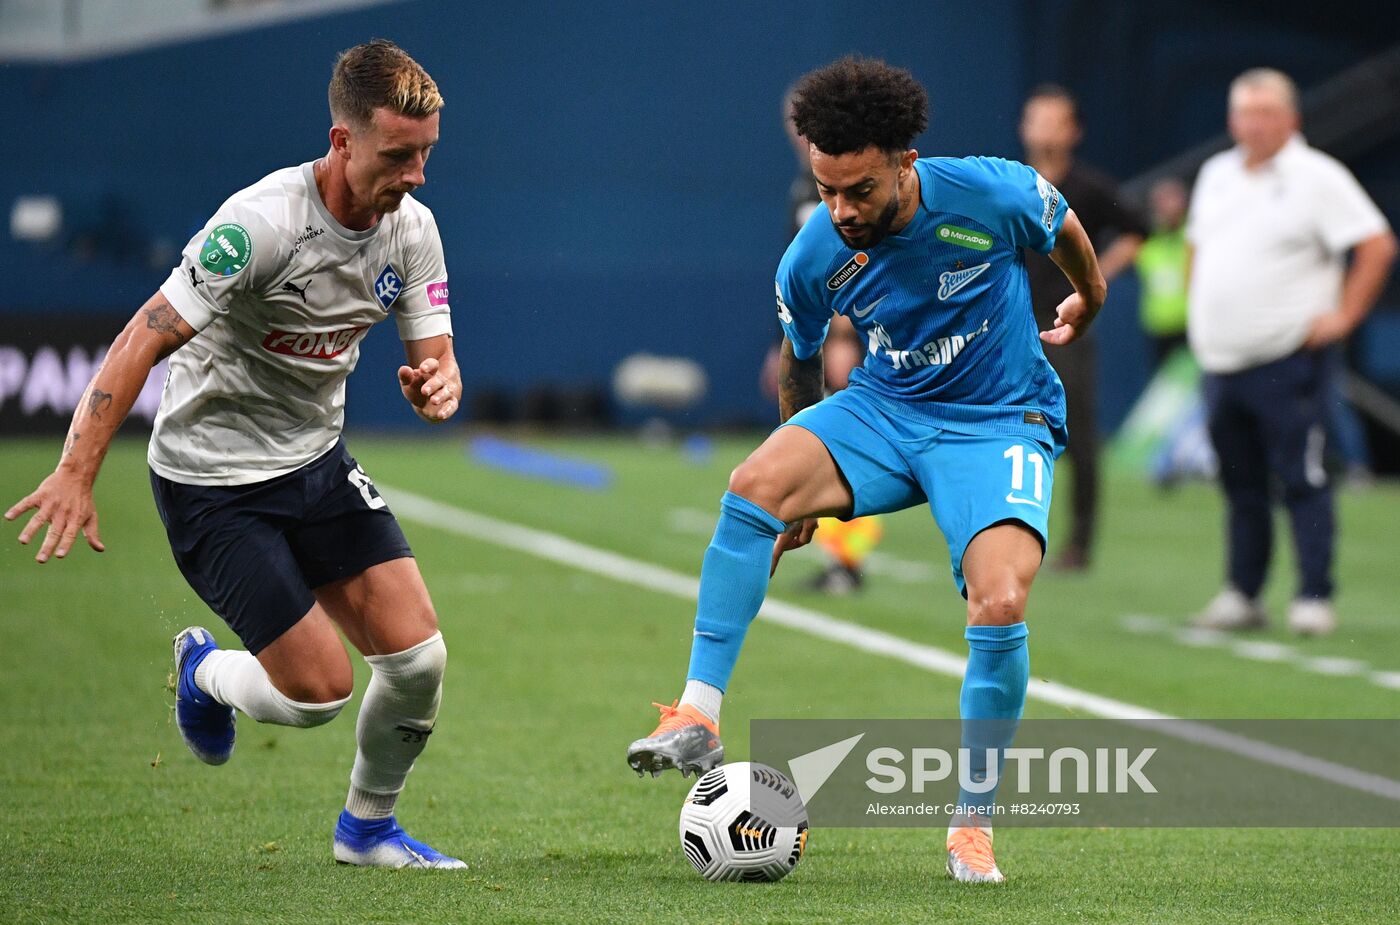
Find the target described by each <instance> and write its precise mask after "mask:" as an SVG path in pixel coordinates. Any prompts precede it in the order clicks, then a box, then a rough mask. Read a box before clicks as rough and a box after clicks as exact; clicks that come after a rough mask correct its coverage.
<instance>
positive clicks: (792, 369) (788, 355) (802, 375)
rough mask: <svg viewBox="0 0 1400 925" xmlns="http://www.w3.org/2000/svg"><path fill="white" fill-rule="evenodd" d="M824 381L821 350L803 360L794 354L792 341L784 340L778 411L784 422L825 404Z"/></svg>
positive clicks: (779, 377)
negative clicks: (820, 404)
mask: <svg viewBox="0 0 1400 925" xmlns="http://www.w3.org/2000/svg"><path fill="white" fill-rule="evenodd" d="M824 381H825V376H824V375H823V372H822V355H821V351H820V350H819V351H817V352H816V353H815V354H813V355H812V356H811V357H810V358H808V359H806V360H799V359H798V358H797V356H796V355H795V354H794V353H793V352H792V341H790V340H788V339H787V338H783V353H782V360H781V361H780V363H779V366H778V412H779V415H780V417H781V418H782V420H784V421H786V420H787V419H788V418H790V417H792V416H793V415H794V414H796V413H797V412H799V411H801V410H802V409H803V408H806V407H807V406H809V405H815V404H816V403H817V402H819V401H821V400H822V385H823V382H824Z"/></svg>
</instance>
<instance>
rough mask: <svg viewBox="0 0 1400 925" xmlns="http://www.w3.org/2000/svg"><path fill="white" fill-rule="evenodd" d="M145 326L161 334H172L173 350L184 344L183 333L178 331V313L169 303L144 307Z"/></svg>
mask: <svg viewBox="0 0 1400 925" xmlns="http://www.w3.org/2000/svg"><path fill="white" fill-rule="evenodd" d="M146 327H148V328H150V329H151V330H152V331H158V332H160V333H161V334H174V335H175V346H174V348H172V349H173V350H178V349H179V348H181V347H183V346H184V345H185V335H183V334H181V333H180V313H179V312H177V311H175V309H174V308H173V307H171V306H170V304H169V303H165V304H160V305H152V306H151V307H150V308H148V309H146Z"/></svg>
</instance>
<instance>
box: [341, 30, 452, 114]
mask: <svg viewBox="0 0 1400 925" xmlns="http://www.w3.org/2000/svg"><path fill="white" fill-rule="evenodd" d="M328 96H329V97H330V104H331V118H332V119H334V120H335V121H336V122H345V123H349V124H350V125H351V126H353V127H355V128H364V127H365V126H368V125H369V124H370V121H371V120H372V119H373V118H374V111H375V110H376V109H381V108H382V109H388V110H391V111H393V112H396V113H398V114H399V115H403V116H409V117H410V118H414V119H423V118H426V117H428V116H430V115H432V114H433V113H435V112H437V111H438V110H439V109H441V108H442V106H443V102H442V94H440V93H438V88H437V84H436V83H435V82H434V81H433V79H432V78H431V77H429V76H428V72H427V71H425V70H423V67H422V65H420V64H419V63H418V62H417V61H414V60H413V59H412V58H411V57H409V55H408V52H406V51H404V50H403V49H402V48H400V47H399V46H397V45H395V44H394V43H393V42H391V41H389V40H388V39H374V40H373V41H370V42H366V43H364V44H363V45H356V46H355V47H354V48H349V49H346V50H345V51H342V52H341V53H340V56H339V57H338V58H336V60H335V68H334V69H333V70H332V72H331V85H330V90H329V91H328Z"/></svg>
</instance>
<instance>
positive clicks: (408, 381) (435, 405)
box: [399, 357, 462, 424]
mask: <svg viewBox="0 0 1400 925" xmlns="http://www.w3.org/2000/svg"><path fill="white" fill-rule="evenodd" d="M399 388H400V389H402V390H403V397H404V398H405V399H407V400H408V403H409V404H411V405H412V406H413V410H415V411H417V412H418V416H419V417H421V418H422V419H423V420H425V421H427V422H428V423H430V424H441V423H442V422H443V421H445V420H447V419H448V418H450V417H452V415H453V414H455V413H456V412H457V409H458V408H459V407H460V406H461V400H462V377H461V374H460V373H459V371H458V370H457V366H456V364H452V365H451V366H450V368H444V367H443V366H442V364H441V363H440V362H439V361H438V359H437V358H436V357H428V358H427V359H426V360H424V361H423V362H421V363H419V364H418V366H417V368H416V369H415V368H414V367H412V366H400V367H399Z"/></svg>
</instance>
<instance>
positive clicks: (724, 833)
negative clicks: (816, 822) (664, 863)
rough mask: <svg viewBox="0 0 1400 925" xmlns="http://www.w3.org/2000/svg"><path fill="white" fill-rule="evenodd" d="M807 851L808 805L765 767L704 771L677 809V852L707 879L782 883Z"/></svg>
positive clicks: (745, 763)
mask: <svg viewBox="0 0 1400 925" xmlns="http://www.w3.org/2000/svg"><path fill="white" fill-rule="evenodd" d="M806 847H807V807H806V806H805V805H803V803H802V797H801V795H799V794H798V792H797V788H796V787H795V786H793V783H792V781H790V780H788V779H787V777H785V776H784V775H783V774H782V773H780V772H778V771H775V770H773V769H772V768H770V767H768V766H767V765H766V764H756V763H754V762H751V761H736V762H734V763H733V764H724V765H720V766H719V767H717V768H715V769H713V770H711V771H707V772H706V773H705V774H703V775H701V777H700V779H699V780H697V781H696V782H695V786H694V787H692V788H690V794H689V795H688V796H687V797H686V798H685V805H683V806H682V807H681V848H682V849H684V850H685V856H686V857H688V858H690V863H691V864H693V865H695V869H696V870H698V871H699V872H700V875H701V876H703V877H704V878H705V879H707V880H752V881H759V882H771V881H774V880H781V879H783V878H784V877H786V876H787V875H788V873H789V872H791V871H792V869H793V868H794V867H796V866H797V862H798V861H800V860H801V859H802V852H803V851H804V850H805V849H806Z"/></svg>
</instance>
